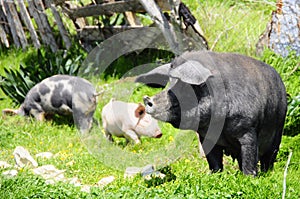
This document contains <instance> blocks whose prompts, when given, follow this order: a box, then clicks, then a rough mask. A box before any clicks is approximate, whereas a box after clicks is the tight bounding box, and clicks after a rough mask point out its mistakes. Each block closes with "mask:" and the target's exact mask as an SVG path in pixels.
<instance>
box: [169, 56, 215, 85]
mask: <svg viewBox="0 0 300 199" xmlns="http://www.w3.org/2000/svg"><path fill="white" fill-rule="evenodd" d="M169 75H170V77H173V78H177V79H180V80H181V81H183V82H185V83H188V84H194V85H200V84H202V83H204V82H205V81H206V80H207V79H208V78H209V77H210V76H212V73H211V72H210V70H208V69H207V68H205V67H204V66H203V65H202V64H201V63H200V62H197V61H193V60H192V61H187V62H185V63H183V64H181V65H179V66H175V68H173V69H171V70H170V73H169Z"/></svg>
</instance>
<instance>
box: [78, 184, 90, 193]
mask: <svg viewBox="0 0 300 199" xmlns="http://www.w3.org/2000/svg"><path fill="white" fill-rule="evenodd" d="M80 191H82V192H86V193H91V186H89V185H83V186H82V187H81V189H80Z"/></svg>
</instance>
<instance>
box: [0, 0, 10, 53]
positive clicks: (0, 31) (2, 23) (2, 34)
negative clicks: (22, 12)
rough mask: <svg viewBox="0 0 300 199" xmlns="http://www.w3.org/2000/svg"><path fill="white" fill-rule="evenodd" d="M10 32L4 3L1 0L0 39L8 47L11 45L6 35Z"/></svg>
mask: <svg viewBox="0 0 300 199" xmlns="http://www.w3.org/2000/svg"><path fill="white" fill-rule="evenodd" d="M8 33H9V29H8V27H7V20H6V17H5V14H4V11H3V3H2V0H0V39H1V43H2V44H4V45H5V47H6V48H8V47H9V41H8V38H7V37H6V34H8Z"/></svg>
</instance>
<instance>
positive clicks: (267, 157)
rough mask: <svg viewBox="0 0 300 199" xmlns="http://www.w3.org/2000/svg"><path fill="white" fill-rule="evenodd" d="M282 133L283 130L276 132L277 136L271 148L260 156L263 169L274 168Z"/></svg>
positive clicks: (264, 170)
mask: <svg viewBox="0 0 300 199" xmlns="http://www.w3.org/2000/svg"><path fill="white" fill-rule="evenodd" d="M281 135H282V130H280V131H279V132H277V133H276V137H275V139H274V142H273V144H272V146H271V147H270V149H269V150H268V151H267V152H266V153H265V154H263V155H262V156H261V157H259V159H260V163H261V171H263V172H266V171H268V170H269V169H272V168H273V166H274V161H275V158H276V155H277V153H278V150H279V145H280V142H281Z"/></svg>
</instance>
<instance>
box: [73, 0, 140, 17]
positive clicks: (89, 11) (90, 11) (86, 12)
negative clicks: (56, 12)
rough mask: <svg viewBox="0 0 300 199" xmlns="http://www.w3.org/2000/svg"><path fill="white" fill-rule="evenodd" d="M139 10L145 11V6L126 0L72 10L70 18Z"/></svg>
mask: <svg viewBox="0 0 300 199" xmlns="http://www.w3.org/2000/svg"><path fill="white" fill-rule="evenodd" d="M138 10H144V9H143V6H142V5H141V4H140V3H139V2H138V1H136V0H125V1H117V2H113V3H104V4H97V5H89V6H85V7H80V8H77V9H70V17H71V18H73V19H75V18H79V17H88V16H99V15H110V14H113V13H114V12H117V13H123V12H126V11H138Z"/></svg>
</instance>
